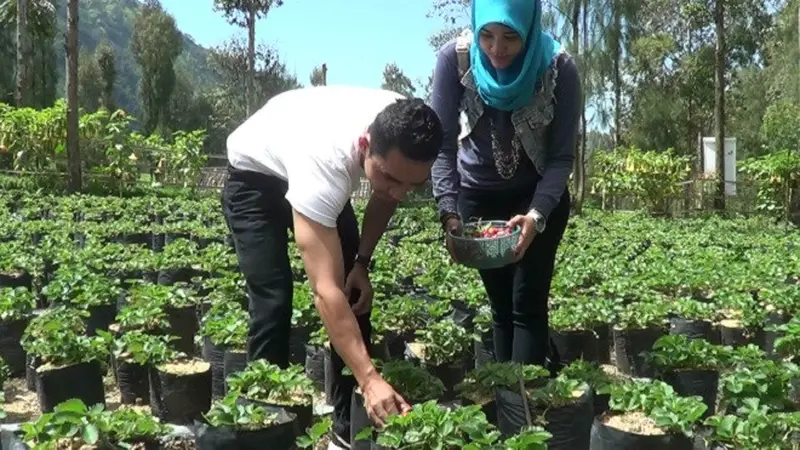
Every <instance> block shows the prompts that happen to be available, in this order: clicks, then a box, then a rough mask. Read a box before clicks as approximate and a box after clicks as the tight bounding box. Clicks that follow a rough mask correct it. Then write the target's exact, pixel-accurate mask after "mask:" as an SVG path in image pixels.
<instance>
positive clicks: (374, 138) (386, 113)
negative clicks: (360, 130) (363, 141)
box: [361, 98, 443, 200]
mask: <svg viewBox="0 0 800 450" xmlns="http://www.w3.org/2000/svg"><path fill="white" fill-rule="evenodd" d="M367 133H368V134H367V136H366V137H367V139H368V142H369V144H368V146H367V147H368V148H362V149H361V151H362V152H364V153H363V157H364V173H365V174H366V176H367V179H369V181H370V184H371V185H372V189H373V190H375V191H376V192H377V193H378V194H381V195H384V196H390V197H392V198H394V199H395V200H402V199H403V197H405V195H406V194H407V193H408V191H410V190H412V189H414V188H416V187H419V186H421V185H423V184H425V182H427V181H428V178H429V176H430V170H431V166H432V165H433V162H434V160H435V159H436V156H437V155H438V153H439V149H441V147H442V139H443V132H442V124H441V122H440V121H439V117H438V116H437V115H436V113H435V112H434V111H433V110H432V109H431V108H430V107H429V106H427V105H426V104H425V102H423V101H422V100H420V99H417V98H412V99H401V100H398V101H397V102H395V103H392V104H391V105H389V106H387V107H386V108H385V109H384V110H383V111H381V112H380V113H378V115H377V117H375V121H374V122H372V124H371V125H370V126H369V129H368V131H367Z"/></svg>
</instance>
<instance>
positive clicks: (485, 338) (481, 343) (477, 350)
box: [472, 305, 495, 369]
mask: <svg viewBox="0 0 800 450" xmlns="http://www.w3.org/2000/svg"><path fill="white" fill-rule="evenodd" d="M472 325H473V327H474V329H475V335H476V336H477V339H475V344H474V348H473V353H474V354H475V368H476V369H479V368H481V367H482V366H484V365H486V364H489V363H493V362H495V355H494V330H493V329H492V325H493V319H492V309H491V307H490V306H489V305H482V306H480V307H478V310H477V311H476V312H475V318H474V319H473V320H472Z"/></svg>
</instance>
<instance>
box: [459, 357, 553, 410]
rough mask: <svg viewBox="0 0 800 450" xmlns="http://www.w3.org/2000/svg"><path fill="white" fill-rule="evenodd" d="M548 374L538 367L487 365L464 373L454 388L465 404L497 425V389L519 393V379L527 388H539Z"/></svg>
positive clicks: (508, 363) (508, 364)
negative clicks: (479, 408)
mask: <svg viewBox="0 0 800 450" xmlns="http://www.w3.org/2000/svg"><path fill="white" fill-rule="evenodd" d="M549 375H550V372H549V371H548V370H547V369H545V368H543V367H540V366H523V365H520V364H516V363H511V362H503V363H497V362H492V363H486V364H484V365H482V366H481V367H477V368H475V370H472V371H470V372H468V373H467V374H466V376H465V377H464V380H463V381H462V382H461V383H459V384H457V385H456V386H455V389H456V390H457V391H458V392H459V396H460V398H461V401H462V402H463V404H465V405H479V406H480V407H481V409H482V410H483V412H484V414H485V415H486V417H487V418H488V420H489V422H490V423H493V424H496V423H497V404H496V402H495V398H496V394H497V391H498V390H512V391H519V389H520V388H519V383H520V380H521V382H522V383H523V385H524V386H526V388H533V387H536V386H541V385H542V384H543V383H544V380H545V379H546V378H547V377H548V376H549Z"/></svg>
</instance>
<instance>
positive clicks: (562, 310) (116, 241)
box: [0, 190, 800, 450]
mask: <svg viewBox="0 0 800 450" xmlns="http://www.w3.org/2000/svg"><path fill="white" fill-rule="evenodd" d="M357 209H360V205H357ZM292 252H293V254H294V257H293V259H292V267H293V272H294V275H295V291H294V299H293V310H294V312H293V316H292V336H291V344H290V347H291V348H290V352H291V361H292V364H291V365H290V366H289V367H287V368H280V367H277V366H275V365H272V364H270V363H268V362H266V361H263V360H256V361H248V359H247V355H246V352H245V348H246V341H247V327H248V312H247V304H248V298H247V290H246V288H245V283H244V279H243V277H242V275H241V274H240V272H239V271H238V268H237V260H236V255H235V251H234V249H233V246H232V244H231V239H230V236H229V233H228V230H227V227H226V226H225V222H224V218H223V217H222V216H221V213H220V203H219V198H218V197H217V196H199V195H195V194H193V195H190V194H185V195H177V196H175V195H173V196H169V197H167V196H159V195H146V196H134V197H105V196H48V195H43V194H35V193H30V192H25V191H12V190H6V191H4V192H3V193H0V359H1V360H2V362H0V381H2V382H3V386H4V392H5V396H4V399H3V402H2V406H3V413H2V415H3V421H4V423H5V424H6V425H4V426H3V430H4V431H3V439H2V443H3V446H6V447H8V448H11V449H14V450H23V449H32V450H54V449H55V450H60V449H70V450H71V449H99V450H111V449H114V450H116V449H140V450H141V449H146V450H151V449H164V450H189V449H200V450H227V449H245V450H248V449H275V450H284V449H294V448H320V446H323V445H324V443H325V441H326V439H327V434H328V431H329V429H330V427H331V419H330V417H329V416H327V415H326V414H325V413H326V412H327V411H329V410H330V407H329V406H327V404H328V403H330V394H331V392H330V391H331V386H330V381H331V380H332V378H333V374H332V364H330V359H331V358H330V351H331V349H330V344H329V342H328V338H327V335H326V332H325V329H324V327H323V326H322V323H321V321H320V318H319V316H318V314H317V312H316V309H315V308H314V305H313V296H312V293H311V291H310V289H309V286H308V283H307V282H306V280H305V275H304V272H303V269H302V264H301V262H300V259H299V257H298V256H297V253H296V251H294V250H292ZM373 260H374V267H373V269H372V272H371V280H372V283H373V287H374V290H375V292H376V299H375V301H374V306H373V312H372V323H373V334H372V340H371V344H370V347H371V353H372V357H373V358H374V360H375V362H376V366H377V367H378V368H379V370H380V371H381V372H382V374H383V376H384V377H385V378H386V379H387V381H389V382H390V383H391V384H392V385H393V386H394V387H395V388H396V389H397V390H398V391H399V392H400V393H401V394H402V395H403V396H404V397H405V398H406V399H407V400H408V401H409V402H411V403H412V404H413V405H414V407H413V410H412V411H411V412H409V413H408V414H406V415H404V416H397V417H392V418H391V419H390V420H389V421H388V423H387V424H386V425H385V426H384V427H382V428H381V429H375V428H374V427H372V426H371V424H370V422H369V420H368V419H367V416H366V413H365V410H364V406H363V397H362V396H361V394H360V392H358V390H356V392H354V394H353V397H352V407H351V436H352V440H353V448H354V449H415V450H433V449H437V450H438V449H442V450H451V449H452V450H455V449H497V450H500V449H525V450H537V449H548V448H549V449H555V450H590V449H591V450H611V449H619V450H628V449H648V450H661V449H664V450H673V449H674V450H682V449H710V450H724V449H731V450H787V449H789V450H797V449H800V369H799V368H798V363H800V318H799V317H798V312H800V230H798V229H797V228H796V227H792V226H790V225H784V224H781V223H776V222H775V221H771V220H768V219H765V218H758V217H754V218H720V217H704V218H691V219H680V220H671V219H664V218H656V217H651V216H648V215H646V214H643V213H635V212H617V213H614V214H607V213H600V212H596V211H587V212H586V213H585V214H583V215H582V216H578V217H573V218H572V219H571V220H570V225H569V228H568V230H567V233H566V235H565V237H564V240H563V243H562V245H561V247H560V249H559V255H558V261H557V268H556V275H555V278H554V280H553V283H552V291H551V298H550V313H549V323H550V330H549V331H550V337H551V346H550V347H551V352H550V357H549V358H548V362H547V364H545V365H544V366H533V365H518V364H513V363H509V362H497V361H496V360H495V358H494V354H493V342H492V315H491V309H490V305H489V301H488V299H487V298H486V294H485V291H484V289H483V287H482V285H481V283H480V278H479V275H478V273H477V271H475V270H472V269H468V268H465V267H463V266H459V265H456V264H453V263H452V262H451V261H450V258H449V255H448V254H447V251H446V250H445V248H444V246H443V236H442V232H441V227H440V226H439V224H438V221H437V219H436V211H435V208H434V207H433V206H432V205H430V204H425V205H422V206H419V205H418V206H415V207H405V208H401V209H400V210H399V211H398V213H397V214H396V216H395V217H394V218H393V220H392V223H391V225H390V229H389V230H388V231H387V233H386V236H385V238H384V240H382V242H381V244H380V245H379V247H378V249H377V250H376V254H375V255H374V257H373ZM345 370H347V369H345ZM322 448H324V447H322Z"/></svg>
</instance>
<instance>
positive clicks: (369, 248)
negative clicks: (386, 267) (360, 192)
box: [358, 192, 397, 257]
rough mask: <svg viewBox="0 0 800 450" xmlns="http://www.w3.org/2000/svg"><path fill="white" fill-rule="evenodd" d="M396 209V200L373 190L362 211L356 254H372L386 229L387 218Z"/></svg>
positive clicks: (389, 217)
mask: <svg viewBox="0 0 800 450" xmlns="http://www.w3.org/2000/svg"><path fill="white" fill-rule="evenodd" d="M396 210H397V201H396V200H394V199H391V198H386V197H383V196H379V195H376V194H375V193H374V192H373V193H372V195H370V197H369V202H367V209H366V211H364V225H363V226H362V227H361V228H362V230H361V241H360V243H359V245H358V254H359V255H362V256H368V257H371V256H372V252H373V251H375V247H376V246H377V245H378V241H380V240H381V236H383V233H384V232H385V231H386V227H387V226H388V225H389V220H390V219H391V218H392V216H393V215H394V212H395V211H396Z"/></svg>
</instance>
